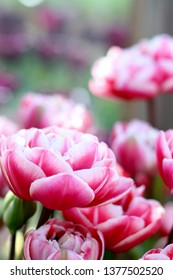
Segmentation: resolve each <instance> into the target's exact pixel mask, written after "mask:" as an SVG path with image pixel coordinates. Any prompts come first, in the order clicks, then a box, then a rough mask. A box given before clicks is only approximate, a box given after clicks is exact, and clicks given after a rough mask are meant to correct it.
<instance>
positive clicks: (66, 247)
mask: <svg viewBox="0 0 173 280" xmlns="http://www.w3.org/2000/svg"><path fill="white" fill-rule="evenodd" d="M103 253H104V241H103V237H102V234H101V233H100V232H98V231H93V232H92V233H91V232H90V231H89V230H88V229H87V228H85V227H83V226H80V225H74V224H73V223H71V222H66V221H62V220H59V219H50V220H48V221H47V222H46V224H44V225H43V226H41V227H40V228H38V229H37V230H30V231H29V232H28V233H27V234H26V236H25V242H24V249H23V254H24V259H26V260H100V259H102V258H103Z"/></svg>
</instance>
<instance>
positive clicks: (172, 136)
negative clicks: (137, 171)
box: [156, 129, 173, 195]
mask: <svg viewBox="0 0 173 280" xmlns="http://www.w3.org/2000/svg"><path fill="white" fill-rule="evenodd" d="M172 151H173V129H169V130H167V131H166V132H163V131H160V132H159V135H158V138H157V142H156V154H157V163H158V169H159V172H160V175H161V177H162V179H163V181H164V183H165V184H166V186H167V187H168V189H169V191H170V193H171V194H172V195H173V180H172V178H173V157H172Z"/></svg>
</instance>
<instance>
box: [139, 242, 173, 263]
mask: <svg viewBox="0 0 173 280" xmlns="http://www.w3.org/2000/svg"><path fill="white" fill-rule="evenodd" d="M141 260H173V244H169V245H167V246H166V247H165V248H163V249H161V248H156V249H151V250H149V251H148V252H146V253H145V254H144V255H143V256H142V258H141Z"/></svg>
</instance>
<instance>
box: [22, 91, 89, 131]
mask: <svg viewBox="0 0 173 280" xmlns="http://www.w3.org/2000/svg"><path fill="white" fill-rule="evenodd" d="M18 115H19V119H20V122H21V125H22V127H24V128H27V129H28V128H31V127H37V128H44V127H47V126H52V125H56V126H58V127H64V128H71V129H76V130H78V131H82V132H89V131H90V132H91V131H92V130H93V128H92V126H93V123H92V116H91V113H90V112H89V111H88V110H87V109H86V107H85V106H84V105H83V104H77V103H75V102H74V101H73V100H72V99H70V98H67V97H64V96H63V95H61V94H54V95H46V94H41V93H28V94H26V95H25V96H24V97H23V98H22V99H21V102H20V105H19V108H18Z"/></svg>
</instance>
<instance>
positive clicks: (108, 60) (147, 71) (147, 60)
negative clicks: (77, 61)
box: [89, 34, 173, 99]
mask: <svg viewBox="0 0 173 280" xmlns="http://www.w3.org/2000/svg"><path fill="white" fill-rule="evenodd" d="M172 65H173V38H172V37H171V36H169V35H166V34H161V35H159V36H155V37H153V38H152V39H150V40H142V41H140V42H138V44H136V45H134V46H132V47H130V48H125V49H121V48H119V47H112V48H110V50H109V51H108V53H107V55H106V56H105V57H102V58H100V59H98V60H97V61H96V62H95V63H94V65H93V67H92V79H91V81H90V82H89V88H90V90H91V92H92V93H93V94H95V95H98V96H99V97H103V98H122V99H149V98H153V97H155V96H157V95H159V94H161V93H165V92H166V93H167V92H172V90H173V66H172Z"/></svg>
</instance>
